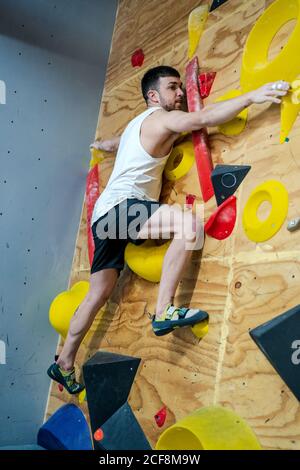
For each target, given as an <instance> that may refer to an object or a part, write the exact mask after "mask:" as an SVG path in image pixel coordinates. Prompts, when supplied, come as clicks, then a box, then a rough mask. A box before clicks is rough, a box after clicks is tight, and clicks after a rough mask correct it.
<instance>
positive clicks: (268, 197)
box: [243, 180, 288, 242]
mask: <svg viewBox="0 0 300 470" xmlns="http://www.w3.org/2000/svg"><path fill="white" fill-rule="evenodd" d="M265 201H268V202H269V203H270V204H271V206H272V207H271V211H270V214H269V216H268V217H267V218H266V219H265V220H260V219H259V218H258V216H257V211H258V208H259V206H260V205H261V204H262V203H263V202H265ZM287 212H288V192H287V190H286V189H285V187H284V186H283V184H282V183H280V182H279V181H275V180H270V181H266V182H265V183H263V184H260V185H259V186H257V187H256V188H255V189H254V190H253V191H252V193H251V194H250V197H249V199H248V201H247V203H246V205H245V208H244V212H243V227H244V230H245V233H246V235H247V237H248V238H249V239H250V240H252V241H254V242H264V241H266V240H269V239H270V238H271V237H273V236H274V235H275V234H276V233H277V232H278V230H279V229H280V227H281V226H282V224H283V222H284V220H285V218H286V216H287Z"/></svg>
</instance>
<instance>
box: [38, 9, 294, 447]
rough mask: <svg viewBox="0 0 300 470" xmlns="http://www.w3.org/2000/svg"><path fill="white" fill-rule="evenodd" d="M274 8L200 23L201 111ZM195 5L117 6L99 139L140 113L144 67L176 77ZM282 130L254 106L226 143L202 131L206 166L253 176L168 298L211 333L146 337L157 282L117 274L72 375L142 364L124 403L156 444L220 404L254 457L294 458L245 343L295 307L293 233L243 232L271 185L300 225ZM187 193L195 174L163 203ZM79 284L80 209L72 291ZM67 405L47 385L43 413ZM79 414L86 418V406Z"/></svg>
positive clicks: (268, 108)
mask: <svg viewBox="0 0 300 470" xmlns="http://www.w3.org/2000/svg"><path fill="white" fill-rule="evenodd" d="M202 3H203V4H205V3H210V2H202ZM271 3H272V2H271V1H265V0H257V1H254V2H248V1H246V0H244V1H242V2H241V1H237V0H228V1H227V2H225V3H223V4H222V5H220V6H219V7H218V8H216V9H214V10H213V11H212V12H211V13H210V14H209V16H208V20H207V22H206V25H205V29H204V33H203V36H202V38H201V41H200V44H199V47H198V49H197V55H198V57H199V64H200V70H201V71H207V72H211V71H215V72H216V73H217V74H216V78H215V82H214V84H213V87H212V91H211V94H210V96H209V98H208V99H207V100H206V101H205V103H209V102H213V101H214V100H215V99H217V98H219V97H221V96H222V95H224V94H225V93H226V92H227V91H228V90H230V89H238V88H239V87H240V71H241V61H242V54H243V49H244V45H245V42H246V39H247V36H248V34H249V32H250V31H251V29H252V27H253V25H254V24H255V23H256V22H257V20H258V18H259V17H260V16H261V15H262V13H263V12H264V10H265V9H266V8H267V7H268V6H269V5H270V4H271ZM198 5H199V2H198V1H196V0H195V1H194V0H187V1H185V2H184V3H181V2H176V1H171V0H168V1H165V2H160V1H158V0H149V1H147V2H144V3H141V2H140V1H139V0H120V2H119V8H118V14H117V18H116V23H115V29H114V35H113V42H112V47H111V53H110V59H109V66H108V70H107V74H106V82H105V89H104V93H103V98H102V103H101V107H100V113H99V120H98V125H97V129H96V137H97V138H109V137H111V136H113V135H118V134H120V133H121V132H122V131H123V129H124V128H125V126H126V124H127V123H128V121H129V120H130V119H132V118H133V117H134V116H136V115H137V114H138V113H140V112H142V111H143V110H144V109H145V103H144V101H143V98H142V96H141V92H140V80H141V77H142V76H143V74H144V72H145V71H146V70H147V69H148V68H150V67H153V66H156V65H159V64H168V65H171V66H173V67H175V68H177V69H178V70H179V71H180V73H181V74H182V77H184V74H185V67H186V65H187V62H188V57H187V51H188V34H187V21H188V16H189V14H190V12H191V11H192V10H193V9H194V8H195V7H197V6H198ZM293 26H294V24H293V23H288V24H286V25H285V26H284V27H283V28H282V29H281V30H280V31H279V33H278V34H277V35H276V37H275V38H274V41H273V42H272V45H271V47H270V50H269V57H274V56H275V55H276V54H277V53H278V52H279V51H280V50H281V49H282V47H283V45H284V44H285V43H286V41H287V38H288V36H289V34H290V32H291V30H292V28H293ZM138 48H142V49H143V51H144V54H145V60H144V63H143V66H142V67H140V68H137V67H135V68H133V67H132V65H131V61H130V58H131V55H132V53H133V52H134V51H135V50H136V49H138ZM279 131H280V108H279V107H278V105H270V104H267V105H264V106H260V107H258V106H253V107H252V108H251V110H250V112H249V116H248V122H247V125H246V129H245V130H244V132H243V133H241V134H239V135H236V136H226V135H224V134H221V133H220V132H219V131H218V129H210V138H209V139H210V146H211V152H212V159H213V163H214V165H216V164H231V165H245V164H247V165H251V170H250V172H249V174H248V175H247V177H246V178H245V180H244V181H243V183H242V184H241V186H240V188H239V189H238V191H237V193H236V196H237V221H236V225H235V228H234V231H233V233H232V235H231V236H230V237H229V238H227V239H226V240H223V241H219V240H216V239H214V238H211V237H208V236H207V237H206V239H205V244H204V248H203V250H202V252H199V251H198V252H194V253H193V257H192V261H191V263H190V265H189V267H188V269H187V271H186V273H185V275H184V278H183V280H182V281H181V283H180V286H179V288H178V292H177V296H176V299H175V300H176V303H183V304H190V305H191V306H192V307H200V308H201V309H204V310H206V311H207V312H208V313H209V315H210V321H209V331H208V334H207V335H206V336H205V337H204V338H203V339H202V340H201V341H199V339H198V338H197V337H196V336H194V334H193V333H192V332H191V330H189V329H185V330H180V331H178V330H177V331H175V332H174V333H173V334H170V335H167V336H166V337H163V338H157V337H155V336H154V335H153V333H152V329H151V323H150V320H149V317H148V312H150V313H153V311H154V308H155V300H156V297H157V291H158V284H154V283H150V282H148V281H146V280H143V279H141V278H139V277H138V276H137V275H135V274H134V273H133V272H131V271H130V270H129V268H126V269H125V270H124V272H123V273H122V275H121V277H120V279H119V281H118V286H117V288H116V290H115V292H114V294H113V296H112V297H111V299H110V301H109V302H108V304H107V306H106V307H105V308H104V309H103V310H102V311H101V312H99V314H98V316H97V319H96V320H95V322H94V324H93V326H92V329H91V331H90V333H89V334H88V336H87V337H86V340H85V342H84V344H83V345H82V347H81V349H80V352H79V354H78V363H79V364H80V365H82V364H83V363H84V362H85V361H86V360H87V359H88V358H90V357H91V356H92V355H93V354H94V353H95V352H96V351H98V350H99V349H103V350H106V351H109V352H115V353H120V354H126V355H131V356H136V357H140V358H142V363H141V366H140V369H139V371H138V373H137V375H136V380H135V383H134V385H133V387H132V390H131V395H130V400H129V402H130V405H131V407H132V409H133V411H134V413H135V416H136V418H137V420H138V421H139V423H140V425H141V426H142V428H143V430H144V432H145V434H146V436H147V438H148V439H149V441H150V442H151V444H152V445H153V446H154V445H155V443H156V442H157V439H158V437H159V435H160V434H161V432H162V430H164V429H165V428H166V427H167V426H170V425H171V424H173V423H174V422H175V421H178V419H180V418H182V417H184V416H186V415H187V414H188V413H191V412H192V411H194V410H196V409H197V408H201V407H202V406H207V405H212V404H218V405H221V406H224V407H226V408H229V409H232V410H234V411H235V412H236V413H238V414H239V415H240V416H241V417H242V418H244V419H245V420H246V421H247V422H248V424H249V425H250V426H251V427H252V429H253V430H254V432H255V433H256V435H257V436H258V439H259V441H260V443H261V445H262V447H263V448H265V449H300V444H299V442H300V441H299V434H300V431H299V424H300V407H299V403H298V400H297V399H296V398H295V396H294V395H293V394H292V392H291V391H290V390H289V389H288V387H287V386H286V384H285V383H284V382H283V380H282V379H281V378H280V376H279V375H278V374H277V373H276V372H275V370H274V369H273V367H272V366H271V364H270V363H269V362H268V361H267V359H266V358H265V357H264V355H263V354H262V353H261V351H260V350H259V349H258V348H257V346H256V345H255V343H254V342H253V341H252V339H251V338H250V336H249V330H251V329H253V328H255V327H256V326H258V325H260V324H262V323H264V322H266V321H268V320H271V319H272V318H274V317H276V316H278V315H279V314H281V313H283V312H285V311H286V310H288V309H290V308H292V307H294V306H295V305H297V304H298V303H300V291H299V287H298V286H299V276H300V265H299V259H300V256H299V255H300V251H299V248H298V246H299V240H300V231H298V232H297V231H295V232H288V231H287V230H286V224H283V226H282V227H281V229H280V230H279V231H278V233H277V234H276V235H275V236H273V238H271V239H270V240H268V241H267V242H262V243H255V242H253V241H251V240H249V239H248V238H247V237H246V235H245V232H244V229H243V225H242V214H243V209H244V207H245V204H246V202H247V200H248V198H249V195H250V193H251V192H252V190H253V189H254V188H255V187H256V186H257V185H258V184H259V183H263V182H264V181H266V180H269V179H275V180H277V181H280V182H281V183H282V184H283V185H284V186H285V187H286V189H287V191H288V194H289V207H288V215H287V219H288V220H290V219H292V218H295V217H297V216H299V212H298V206H299V204H298V200H299V189H298V185H299V183H298V182H299V180H300V167H299V161H300V156H299V144H300V121H299V120H298V121H296V123H295V125H294V127H293V129H292V131H291V132H290V134H289V139H288V140H287V141H286V142H284V143H283V144H280V143H279ZM113 163H114V156H109V157H108V158H106V159H105V161H104V162H103V163H101V165H99V175H100V180H101V184H100V186H101V188H100V189H101V190H102V189H103V188H104V187H105V185H106V182H107V180H108V177H109V175H110V173H111V171H112V168H113ZM189 193H193V194H195V195H196V196H197V202H198V203H200V202H201V201H202V197H201V192H200V188H199V183H198V175H197V171H196V167H195V165H194V166H193V167H192V169H191V170H190V171H189V173H188V174H187V175H186V176H184V177H183V178H181V179H180V180H178V181H176V182H175V184H170V183H167V184H165V185H164V188H163V191H162V200H163V201H165V202H168V203H170V204H172V203H175V202H179V203H181V204H184V202H185V197H186V195H187V194H189ZM215 207H216V203H215V200H214V199H211V200H210V201H208V202H207V203H206V204H205V218H206V219H208V217H209V216H210V215H211V214H212V212H213V211H214V210H215ZM260 210H261V214H260V216H261V217H265V216H266V215H265V213H266V210H268V207H267V206H266V205H263V207H262V208H261V209H260ZM88 279H89V262H88V254H87V240H86V215H85V211H83V217H82V220H81V224H80V229H79V232H78V237H77V244H76V251H75V256H74V261H73V266H72V272H71V276H70V286H71V285H73V284H74V283H75V282H77V281H78V280H88ZM104 399H105V398H104ZM72 400H74V401H75V402H76V401H78V399H77V398H73V399H72ZM66 401H70V397H69V396H68V395H67V394H66V393H65V392H63V393H60V392H59V391H58V389H57V385H52V389H51V395H50V399H49V405H48V409H47V415H51V414H52V413H53V412H54V411H55V410H56V409H57V408H58V407H59V406H60V405H62V404H63V403H64V402H66ZM81 406H82V407H83V409H84V410H85V411H87V408H86V403H83V404H82V405H81ZM163 406H166V407H167V419H166V422H165V425H164V427H163V428H159V427H158V426H157V424H156V422H155V419H154V415H155V414H156V413H157V411H158V410H160V409H161V408H162V407H163Z"/></svg>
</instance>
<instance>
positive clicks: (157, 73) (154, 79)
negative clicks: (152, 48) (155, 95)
mask: <svg viewBox="0 0 300 470" xmlns="http://www.w3.org/2000/svg"><path fill="white" fill-rule="evenodd" d="M160 77H178V78H180V74H179V72H178V71H177V70H176V69H173V67H169V66H168V65H159V66H158V67H154V68H153V69H149V70H148V71H147V72H146V73H145V75H144V76H143V78H142V82H141V87H142V93H143V97H144V99H145V101H146V103H148V96H147V93H148V91H149V90H157V91H158V83H159V79H160Z"/></svg>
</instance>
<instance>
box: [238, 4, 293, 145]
mask: <svg viewBox="0 0 300 470" xmlns="http://www.w3.org/2000/svg"><path fill="white" fill-rule="evenodd" d="M291 20H297V23H296V26H295V27H294V29H293V31H292V33H291V35H290V37H289V38H288V41H287V43H286V44H285V46H284V47H283V48H282V50H281V51H280V53H279V54H278V55H277V56H276V57H275V58H274V59H273V60H269V59H268V52H269V48H270V45H271V43H272V40H273V38H274V36H275V35H276V34H277V32H278V31H279V30H280V29H281V27H282V26H284V25H285V24H286V23H287V22H288V21H291ZM299 44H300V0H277V1H275V2H273V3H271V5H270V6H269V7H268V8H267V9H266V10H265V11H264V13H263V14H262V15H261V16H260V18H259V19H258V21H257V22H256V23H255V25H254V27H253V28H252V30H251V31H250V34H249V36H248V38H247V41H246V44H245V47H244V52H243V60H242V72H241V88H242V91H243V92H247V91H250V90H254V89H255V88H258V87H260V86H262V85H263V84H264V83H267V82H273V81H277V80H285V81H287V82H292V81H293V80H295V79H296V78H297V77H298V75H299V74H300V54H299ZM299 110H300V107H299V105H298V104H295V103H294V102H292V100H291V96H290V94H289V95H287V96H286V97H284V98H283V100H282V106H281V133H280V143H283V142H284V141H285V138H286V137H287V136H288V134H289V132H290V130H291V128H292V126H293V124H294V122H295V120H296V118H297V115H298V112H299Z"/></svg>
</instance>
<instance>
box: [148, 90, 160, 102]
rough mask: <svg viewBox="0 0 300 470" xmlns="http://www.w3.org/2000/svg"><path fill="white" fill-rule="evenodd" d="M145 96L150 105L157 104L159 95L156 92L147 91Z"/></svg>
mask: <svg viewBox="0 0 300 470" xmlns="http://www.w3.org/2000/svg"><path fill="white" fill-rule="evenodd" d="M147 96H148V99H149V100H150V101H152V103H159V93H158V91H157V90H149V91H148V93H147Z"/></svg>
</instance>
